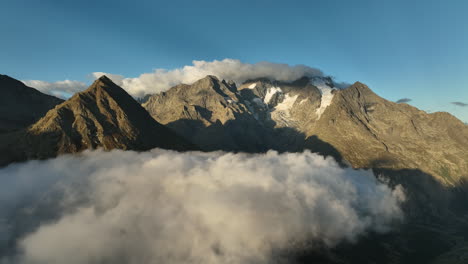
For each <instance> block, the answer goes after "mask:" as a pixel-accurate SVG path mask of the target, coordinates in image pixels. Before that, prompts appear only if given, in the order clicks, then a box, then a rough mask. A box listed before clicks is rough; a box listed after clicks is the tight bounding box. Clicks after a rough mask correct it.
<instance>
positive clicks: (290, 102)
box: [271, 94, 298, 127]
mask: <svg viewBox="0 0 468 264" xmlns="http://www.w3.org/2000/svg"><path fill="white" fill-rule="evenodd" d="M297 97H298V95H294V96H290V95H289V94H285V96H284V99H283V101H282V102H281V103H279V104H278V105H277V106H275V109H274V110H273V112H272V113H271V117H272V118H273V119H274V120H275V121H276V122H277V124H279V125H280V126H287V127H289V126H291V125H293V124H294V121H293V120H292V119H291V114H290V112H289V110H290V109H291V108H292V107H293V106H294V103H295V102H296V100H297Z"/></svg>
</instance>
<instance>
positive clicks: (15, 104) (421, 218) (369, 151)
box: [0, 75, 468, 263]
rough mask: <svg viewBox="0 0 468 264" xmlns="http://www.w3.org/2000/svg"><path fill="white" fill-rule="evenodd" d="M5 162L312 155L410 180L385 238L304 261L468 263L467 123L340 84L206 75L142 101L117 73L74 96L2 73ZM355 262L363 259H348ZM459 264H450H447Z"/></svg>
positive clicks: (0, 125) (302, 258)
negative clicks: (119, 155) (165, 152)
mask: <svg viewBox="0 0 468 264" xmlns="http://www.w3.org/2000/svg"><path fill="white" fill-rule="evenodd" d="M0 91H2V95H3V96H2V97H1V98H0V100H1V103H0V132H1V133H0V166H6V165H8V164H11V163H14V162H21V161H26V160H30V159H47V158H51V157H55V156H57V155H61V154H65V153H76V152H81V151H83V150H85V149H96V148H102V149H104V150H111V149H123V150H136V151H145V150H149V149H152V148H156V147H159V148H165V149H173V150H176V151H188V150H201V151H216V150H224V151H233V152H249V153H262V152H266V151H268V150H277V151H279V152H299V151H304V150H310V151H312V152H316V153H319V154H321V155H324V156H331V157H333V158H335V159H336V160H337V161H338V162H339V163H340V164H341V165H342V166H350V167H353V168H364V169H372V170H373V171H374V174H375V175H376V176H377V177H381V176H385V177H387V178H388V181H389V184H390V185H396V184H401V185H403V187H404V188H405V190H406V192H407V193H406V195H407V197H408V202H407V203H406V204H405V205H404V208H403V209H404V211H405V215H406V216H407V219H406V222H405V223H404V224H403V226H401V227H400V228H399V229H398V231H395V232H393V233H390V234H386V235H379V234H369V236H368V237H367V238H365V239H363V240H362V241H360V242H358V243H357V244H353V245H341V246H340V247H338V248H336V249H324V251H320V252H316V251H313V252H310V251H304V252H295V253H294V254H296V255H297V259H298V261H299V262H304V263H307V262H313V261H316V262H318V263H428V262H429V260H431V261H432V260H436V261H439V262H435V263H464V262H463V260H464V259H463V258H462V257H461V256H462V255H461V253H460V252H461V251H462V250H463V249H466V248H468V242H465V241H468V232H466V230H468V221H467V220H466V219H468V206H467V205H466V202H465V201H466V199H467V197H468V196H467V194H468V192H467V190H468V188H467V187H466V186H467V185H466V180H467V179H468V126H467V125H466V124H464V123H463V122H461V121H460V120H458V119H457V118H455V117H453V116H452V115H450V114H448V113H442V112H438V113H431V114H429V113H426V112H424V111H421V110H419V109H417V108H415V107H412V106H410V105H408V104H406V103H394V102H391V101H388V100H385V99H384V98H381V97H379V96H378V95H377V94H375V93H374V92H373V91H372V90H370V89H369V88H368V87H367V86H366V85H364V84H362V83H359V82H356V83H354V84H352V85H350V86H349V87H347V88H344V89H341V88H338V87H337V85H336V84H335V83H334V81H333V80H332V79H331V78H329V77H312V78H310V77H303V78H300V79H298V80H296V81H293V82H281V81H276V80H271V79H267V78H259V79H253V80H248V81H245V82H244V83H242V84H240V85H237V84H236V83H234V82H232V81H226V80H220V79H218V78H217V77H216V76H206V77H205V78H202V79H200V80H198V81H196V82H194V83H193V84H179V85H176V86H174V87H172V88H170V89H169V90H167V91H165V92H161V93H159V94H154V95H148V96H146V97H145V99H144V100H141V101H140V102H138V101H137V100H135V99H134V98H133V97H132V96H130V95H129V94H128V93H127V92H126V91H125V90H124V89H122V88H121V87H119V86H118V85H116V84H115V83H113V82H112V80H110V79H109V78H108V77H106V76H102V77H101V78H99V79H97V80H96V81H95V82H94V83H93V84H92V85H91V86H90V87H89V88H88V89H87V90H85V91H83V92H80V93H77V94H75V95H73V96H72V97H71V98H70V99H68V100H66V101H63V100H61V99H58V98H55V97H53V96H49V95H45V94H42V93H40V92H39V91H37V90H35V89H34V88H31V87H27V86H25V85H24V84H23V83H21V82H20V81H17V80H15V79H13V78H11V77H8V76H5V75H0ZM350 259H353V261H349V260H350ZM447 261H449V262H447Z"/></svg>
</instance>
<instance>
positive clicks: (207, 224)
mask: <svg viewBox="0 0 468 264" xmlns="http://www.w3.org/2000/svg"><path fill="white" fill-rule="evenodd" d="M0 179H1V180H2V185H1V187H0V234H2V236H3V238H4V239H3V242H2V241H0V243H3V247H7V245H10V247H12V246H11V245H15V246H13V248H12V249H11V250H9V251H7V250H4V251H3V253H4V255H8V256H4V257H3V259H2V260H0V263H31V264H32V263H35V264H39V263H48V264H54V263H69V264H74V263H77V264H78V263H135V264H137V263H176V264H177V263H181V264H182V263H187V264H190V263H205V264H211V263H227V264H230V263H232V264H240V263H277V262H276V261H277V260H278V259H276V258H275V257H274V255H275V252H277V251H278V250H287V249H291V248H297V247H301V246H303V245H305V244H307V245H309V246H310V245H313V244H314V243H317V244H320V245H322V246H323V245H324V246H326V247H333V246H335V245H337V244H338V243H340V242H343V241H348V242H353V241H356V240H357V239H359V237H360V236H362V235H364V234H366V233H367V232H386V231H388V230H389V229H390V228H391V227H392V226H393V225H394V224H395V223H398V222H399V221H400V220H401V219H402V217H403V215H402V211H401V209H400V204H401V203H402V202H403V201H404V199H405V198H404V193H403V190H402V188H401V187H399V186H397V187H396V188H393V189H392V188H390V187H388V186H387V185H385V184H384V183H382V182H379V181H378V180H377V179H376V178H375V177H374V176H373V175H372V173H371V172H369V171H364V170H353V169H349V168H341V167H340V166H338V165H337V163H336V162H335V161H334V160H333V159H331V158H323V157H322V156H318V155H316V154H313V153H310V152H304V153H284V154H278V153H277V152H274V151H270V152H268V153H266V154H241V153H240V154H233V153H224V152H211V153H202V152H188V153H178V152H174V151H167V150H161V149H154V150H152V151H149V152H143V153H137V152H132V151H119V150H115V151H111V152H103V151H100V150H97V151H85V152H83V153H81V154H78V155H64V156H60V157H58V158H55V159H50V160H46V161H29V162H26V163H21V164H13V165H10V166H8V167H6V168H3V169H0ZM21 225H23V226H21ZM12 241H16V242H15V243H16V244H15V243H13V242H12ZM1 245H2V244H0V246H1ZM0 252H2V251H0ZM5 252H8V254H7V253H5ZM2 261H3V262H2Z"/></svg>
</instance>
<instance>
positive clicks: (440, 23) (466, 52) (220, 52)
mask: <svg viewBox="0 0 468 264" xmlns="http://www.w3.org/2000/svg"><path fill="white" fill-rule="evenodd" d="M467 10H468V1H463V0H460V1H457V0H452V1H451V0H447V1H432V0H425V1H417V0H415V1H401V0H393V1H377V0H373V1H371V0H368V1H363V0H357V1H348V0H343V1H337V0H321V1H318V0H317V1H281V2H280V1H254V0H250V1H223V0H218V1H115V0H114V1H105V0H102V1H67V0H61V1H58V0H57V1H50V0H49V1H48V0H41V1H34V0H29V1H25V0H6V1H2V8H1V9H0V32H1V39H2V41H0V73H4V74H8V75H11V76H12V77H15V78H17V79H22V80H45V81H59V80H65V79H69V80H78V81H89V80H88V79H87V78H89V74H90V73H91V72H110V73H114V74H121V75H124V76H127V77H136V76H138V75H140V74H141V73H145V72H150V71H152V70H153V69H155V68H166V69H173V68H178V67H182V66H184V65H190V64H191V63H192V61H193V60H206V61H212V60H215V59H217V60H221V59H224V58H234V59H239V60H241V61H243V62H246V63H256V62H259V61H271V62H280V63H287V64H292V65H295V64H305V65H308V66H311V67H316V68H319V69H321V70H323V71H324V72H325V73H326V74H330V75H332V76H335V77H336V78H337V79H338V80H340V81H346V82H354V81H361V82H364V83H366V84H368V85H369V86H370V87H371V89H373V90H374V91H375V92H377V93H378V94H379V95H381V96H383V97H385V98H387V99H389V100H394V101H396V100H398V99H400V98H411V99H412V101H411V102H410V104H412V105H414V106H417V107H419V108H421V109H423V110H426V111H448V112H451V113H453V114H455V115H456V116H457V117H459V118H460V119H462V120H463V121H465V122H468V107H462V106H456V105H454V104H451V102H454V101H459V102H464V103H468V74H467V73H468V30H467V28H468V16H467V15H466V11H467Z"/></svg>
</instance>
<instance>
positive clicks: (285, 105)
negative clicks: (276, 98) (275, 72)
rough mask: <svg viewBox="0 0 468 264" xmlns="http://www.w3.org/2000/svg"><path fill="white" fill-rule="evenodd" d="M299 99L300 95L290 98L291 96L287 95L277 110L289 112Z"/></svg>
mask: <svg viewBox="0 0 468 264" xmlns="http://www.w3.org/2000/svg"><path fill="white" fill-rule="evenodd" d="M297 97H298V95H294V96H290V95H289V94H285V96H284V99H283V101H282V102H281V103H279V104H278V105H277V106H275V109H276V110H277V111H289V109H291V108H292V107H293V105H294V103H295V102H296V100H297Z"/></svg>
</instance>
